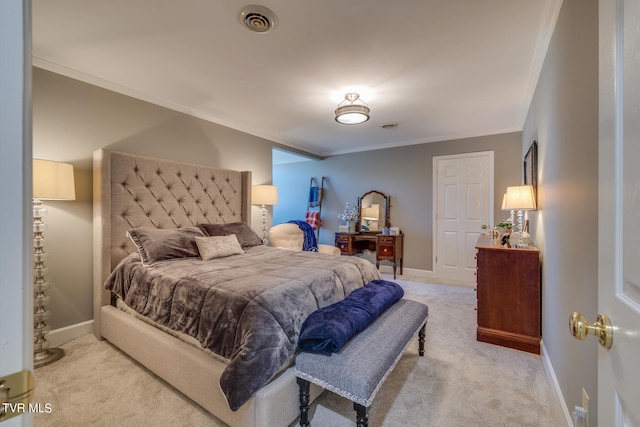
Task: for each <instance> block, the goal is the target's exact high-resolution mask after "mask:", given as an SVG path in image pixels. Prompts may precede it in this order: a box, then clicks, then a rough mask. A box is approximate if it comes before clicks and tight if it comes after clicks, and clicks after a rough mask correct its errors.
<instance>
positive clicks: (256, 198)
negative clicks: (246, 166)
mask: <svg viewBox="0 0 640 427" xmlns="http://www.w3.org/2000/svg"><path fill="white" fill-rule="evenodd" d="M251 204H252V205H277V204H278V187H276V186H275V185H253V186H252V187H251Z"/></svg>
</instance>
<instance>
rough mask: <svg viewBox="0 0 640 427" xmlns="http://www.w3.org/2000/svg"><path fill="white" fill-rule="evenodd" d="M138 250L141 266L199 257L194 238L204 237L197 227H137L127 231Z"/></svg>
mask: <svg viewBox="0 0 640 427" xmlns="http://www.w3.org/2000/svg"><path fill="white" fill-rule="evenodd" d="M127 236H129V238H130V239H131V240H132V241H133V243H134V244H135V245H136V247H137V248H138V253H139V254H140V258H142V264H144V265H150V264H153V263H154V262H156V261H161V260H166V259H175V258H189V257H197V256H199V255H200V254H199V252H198V247H197V246H196V237H204V234H203V233H202V231H200V229H199V228H198V227H185V228H151V227H139V228H134V229H131V230H129V231H127Z"/></svg>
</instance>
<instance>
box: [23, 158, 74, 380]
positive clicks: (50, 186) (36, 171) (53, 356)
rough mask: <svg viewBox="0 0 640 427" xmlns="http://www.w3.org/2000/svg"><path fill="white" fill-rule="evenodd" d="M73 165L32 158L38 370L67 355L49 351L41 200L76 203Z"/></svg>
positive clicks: (57, 350) (49, 328) (34, 322)
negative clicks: (74, 201) (72, 201)
mask: <svg viewBox="0 0 640 427" xmlns="http://www.w3.org/2000/svg"><path fill="white" fill-rule="evenodd" d="M75 199H76V191H75V183H74V179H73V166H72V165H70V164H68V163H60V162H53V161H50V160H40V159H33V292H34V301H33V352H34V353H33V366H34V367H35V368H39V367H41V366H44V365H48V364H50V363H53V362H55V361H56V360H58V359H61V358H62V357H63V356H64V350H63V349H61V348H49V342H48V341H47V339H46V337H45V336H46V335H47V333H49V331H50V330H51V327H50V326H49V325H47V320H48V319H49V311H48V310H47V309H46V306H47V304H48V302H49V297H48V296H47V295H46V294H45V292H46V290H47V289H49V287H50V283H49V282H47V280H46V275H47V272H48V271H49V269H48V268H47V267H46V265H45V261H46V259H47V254H46V252H45V250H44V247H45V245H46V243H47V239H46V238H45V237H44V232H45V231H46V229H47V226H46V224H45V223H44V221H43V220H42V218H44V217H45V216H46V215H47V209H46V208H45V207H44V206H43V205H42V200H75Z"/></svg>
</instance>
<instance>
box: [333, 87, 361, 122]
mask: <svg viewBox="0 0 640 427" xmlns="http://www.w3.org/2000/svg"><path fill="white" fill-rule="evenodd" d="M367 120H369V107H367V104H365V103H364V101H362V100H361V99H360V95H358V94H357V93H354V92H349V93H347V94H346V95H345V96H344V101H342V102H341V103H340V104H338V108H336V122H338V123H342V124H343V125H357V124H360V123H364V122H366V121H367Z"/></svg>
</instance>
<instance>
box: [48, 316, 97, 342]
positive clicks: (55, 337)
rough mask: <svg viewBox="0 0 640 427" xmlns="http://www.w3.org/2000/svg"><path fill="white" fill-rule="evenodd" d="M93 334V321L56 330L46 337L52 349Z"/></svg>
mask: <svg viewBox="0 0 640 427" xmlns="http://www.w3.org/2000/svg"><path fill="white" fill-rule="evenodd" d="M92 333H93V320H87V321H86V322H82V323H76V324H75V325H70V326H65V327H64V328H59V329H54V330H53V331H51V332H49V333H48V334H47V336H46V338H47V341H49V344H50V346H51V347H57V346H59V345H61V344H64V343H66V342H67V341H71V340H72V339H74V338H78V337H79V336H82V335H85V334H92Z"/></svg>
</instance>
